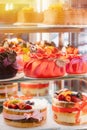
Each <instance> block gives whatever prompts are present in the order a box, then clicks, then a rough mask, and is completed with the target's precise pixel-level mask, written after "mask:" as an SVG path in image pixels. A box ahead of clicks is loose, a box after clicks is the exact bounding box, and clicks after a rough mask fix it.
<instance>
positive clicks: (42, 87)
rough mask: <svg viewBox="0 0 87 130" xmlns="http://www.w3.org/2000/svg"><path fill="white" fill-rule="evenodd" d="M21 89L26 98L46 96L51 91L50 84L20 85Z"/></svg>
mask: <svg viewBox="0 0 87 130" xmlns="http://www.w3.org/2000/svg"><path fill="white" fill-rule="evenodd" d="M20 89H21V92H22V94H24V95H26V96H38V95H39V96H46V95H47V94H48V91H49V83H48V82H44V83H43V82H41V83H36V82H33V83H24V82H22V83H20Z"/></svg>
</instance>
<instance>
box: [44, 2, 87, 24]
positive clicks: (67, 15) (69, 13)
mask: <svg viewBox="0 0 87 130" xmlns="http://www.w3.org/2000/svg"><path fill="white" fill-rule="evenodd" d="M86 16H87V10H86V8H81V6H80V7H79V8H78V7H77V8H76V7H73V6H72V5H70V4H69V3H68V2H65V3H63V2H58V3H56V4H51V5H50V6H49V7H48V9H46V10H44V20H43V23H45V24H52V25H84V24H87V21H86Z"/></svg>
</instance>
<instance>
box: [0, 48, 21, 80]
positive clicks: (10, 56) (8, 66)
mask: <svg viewBox="0 0 87 130" xmlns="http://www.w3.org/2000/svg"><path fill="white" fill-rule="evenodd" d="M17 71H18V67H17V62H16V52H15V51H13V50H11V49H9V48H4V47H0V79H6V78H12V77H14V76H15V75H16V74H17Z"/></svg>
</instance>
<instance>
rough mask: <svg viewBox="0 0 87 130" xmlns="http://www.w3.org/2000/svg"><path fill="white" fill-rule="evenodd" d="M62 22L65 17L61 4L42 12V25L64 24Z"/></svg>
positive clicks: (51, 6)
mask: <svg viewBox="0 0 87 130" xmlns="http://www.w3.org/2000/svg"><path fill="white" fill-rule="evenodd" d="M64 20H65V15H64V10H63V4H62V3H58V4H54V5H50V6H49V8H48V9H47V10H45V11H44V21H43V23H45V24H53V25H55V24H64Z"/></svg>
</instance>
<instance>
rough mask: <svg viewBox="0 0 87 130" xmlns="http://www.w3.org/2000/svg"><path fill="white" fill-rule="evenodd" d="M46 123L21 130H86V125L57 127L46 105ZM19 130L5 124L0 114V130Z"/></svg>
mask: <svg viewBox="0 0 87 130" xmlns="http://www.w3.org/2000/svg"><path fill="white" fill-rule="evenodd" d="M47 107H48V108H47V121H46V123H45V124H44V125H42V126H39V127H35V128H23V130H83V129H84V130H87V125H86V124H85V125H84V124H83V125H77V126H65V125H59V124H57V123H56V122H55V121H54V120H53V114H52V108H51V105H50V104H49V103H48V106H47ZM6 129H7V130H21V129H22V128H15V127H11V126H8V125H6V124H5V122H4V119H3V114H2V113H1V114H0V130H6Z"/></svg>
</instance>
